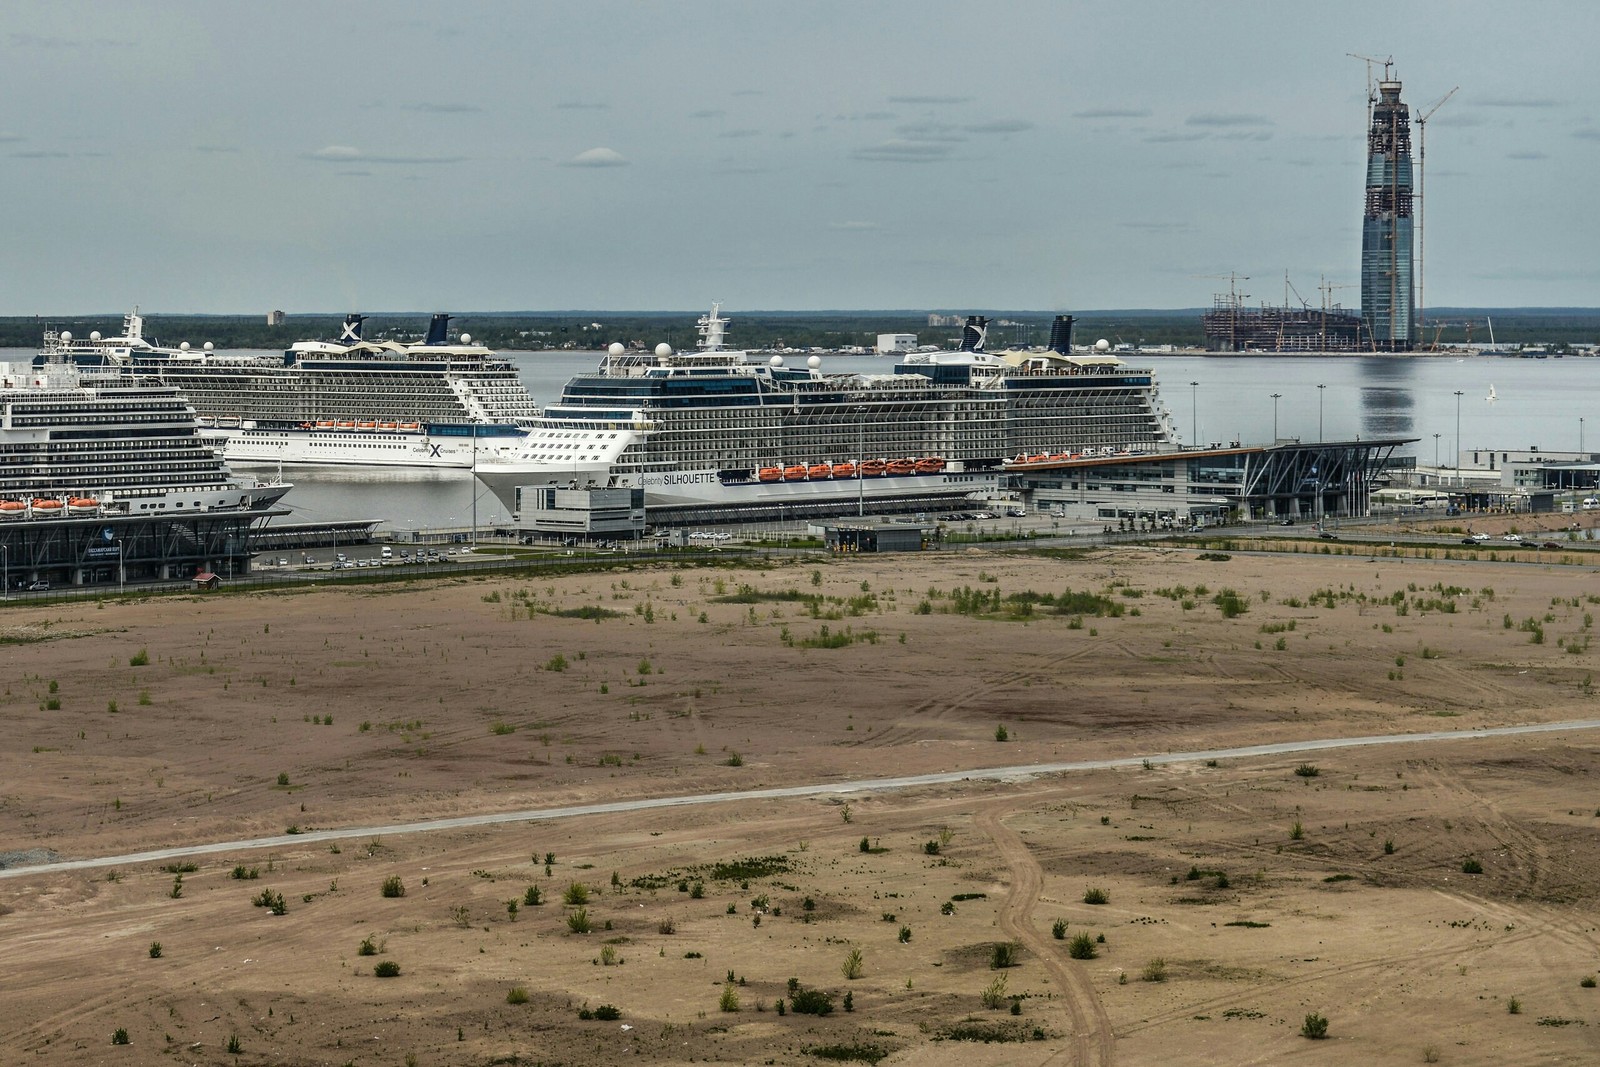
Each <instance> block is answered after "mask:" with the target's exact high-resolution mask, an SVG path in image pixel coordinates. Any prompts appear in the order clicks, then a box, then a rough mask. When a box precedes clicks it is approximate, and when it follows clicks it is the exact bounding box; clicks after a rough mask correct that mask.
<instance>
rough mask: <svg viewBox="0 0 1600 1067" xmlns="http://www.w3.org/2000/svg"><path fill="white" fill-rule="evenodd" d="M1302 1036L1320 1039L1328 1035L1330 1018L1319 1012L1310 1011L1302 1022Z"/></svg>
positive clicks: (1314, 1039)
mask: <svg viewBox="0 0 1600 1067" xmlns="http://www.w3.org/2000/svg"><path fill="white" fill-rule="evenodd" d="M1300 1036H1301V1037H1308V1038H1310V1039H1311V1040H1313V1041H1320V1040H1322V1039H1323V1038H1325V1037H1327V1036H1328V1020H1327V1018H1326V1017H1325V1016H1323V1015H1322V1014H1320V1013H1318V1012H1310V1013H1308V1014H1307V1015H1306V1018H1305V1021H1304V1022H1302V1023H1301V1024H1300Z"/></svg>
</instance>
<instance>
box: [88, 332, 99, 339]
mask: <svg viewBox="0 0 1600 1067" xmlns="http://www.w3.org/2000/svg"><path fill="white" fill-rule="evenodd" d="M89 340H91V341H98V340H100V331H99V330H90V331H89Z"/></svg>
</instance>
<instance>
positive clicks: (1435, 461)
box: [1433, 434, 1439, 473]
mask: <svg viewBox="0 0 1600 1067" xmlns="http://www.w3.org/2000/svg"><path fill="white" fill-rule="evenodd" d="M1433 469H1434V471H1435V472H1436V473H1437V471H1438V470H1439V435H1438V434H1434V435H1433Z"/></svg>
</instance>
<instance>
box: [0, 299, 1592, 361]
mask: <svg viewBox="0 0 1600 1067" xmlns="http://www.w3.org/2000/svg"><path fill="white" fill-rule="evenodd" d="M980 313H981V314H985V315H987V316H988V317H989V319H990V326H989V347H990V348H992V349H999V348H1006V347H1012V346H1018V347H1021V346H1025V345H1042V344H1044V343H1045V341H1046V340H1047V339H1048V338H1049V335H1050V322H1051V319H1052V318H1053V314H1052V313H1050V312H1038V311H984V312H980ZM701 314H703V312H699V311H652V312H641V311H622V312H611V311H583V312H504V313H501V312H496V313H484V312H478V313H470V314H460V315H454V316H453V317H452V318H451V322H450V332H451V334H452V335H459V334H461V333H463V332H465V333H470V334H472V337H473V340H475V341H481V342H482V343H484V344H485V345H488V346H489V347H490V348H493V349H498V350H501V351H518V350H523V351H537V350H541V349H561V348H580V349H598V348H603V347H604V346H606V345H608V344H610V343H611V342H612V341H621V342H623V343H625V344H637V345H640V346H642V347H645V348H653V347H655V345H657V344H658V343H660V342H662V341H665V342H667V343H668V344H670V345H672V346H673V347H674V348H692V347H693V346H694V343H695V340H696V333H695V320H696V319H697V318H698V317H699V316H700V315H701ZM963 314H964V313H963ZM1489 317H1492V318H1493V319H1494V329H1495V339H1496V340H1497V341H1498V342H1499V343H1500V344H1502V345H1507V344H1519V345H1548V346H1551V347H1555V348H1558V349H1559V348H1560V347H1562V346H1563V345H1565V344H1569V343H1585V342H1595V341H1600V309H1591V308H1548V309H1547V308H1538V309H1526V308H1524V309H1467V308H1444V309H1439V310H1437V311H1436V312H1435V311H1430V312H1429V318H1430V320H1431V321H1434V322H1444V323H1447V325H1446V326H1445V328H1444V329H1443V330H1442V331H1439V343H1441V344H1444V345H1448V344H1452V343H1461V342H1463V341H1465V340H1466V339H1467V337H1466V327H1465V323H1468V322H1470V323H1473V331H1472V337H1471V340H1473V341H1474V342H1486V341H1488V339H1489V334H1488V329H1487V326H1486V323H1485V320H1486V319H1487V318H1489ZM729 318H730V319H731V320H732V322H731V323H730V325H729V327H728V336H727V343H728V344H729V345H730V346H731V347H735V348H752V349H765V348H782V347H789V348H825V349H839V348H846V347H850V346H859V347H862V348H868V349H870V348H871V347H872V346H873V345H874V344H875V343H876V341H877V336H878V334H880V333H910V334H916V336H917V342H918V343H919V344H924V345H938V346H939V347H941V348H946V347H953V346H954V344H955V342H956V341H957V340H958V339H959V337H960V334H961V328H960V327H959V326H929V325H928V313H927V312H920V311H919V312H913V311H807V312H800V311H796V312H774V311H765V312H763V311H752V312H739V311H737V310H735V311H732V312H730V313H729ZM343 319H344V316H343V315H289V316H287V317H286V319H285V322H284V324H283V325H282V326H268V325H267V324H266V316H265V315H264V314H263V315H250V316H244V315H162V314H159V313H152V314H149V315H146V317H145V335H146V336H147V337H152V338H155V339H156V340H158V341H159V342H160V343H162V344H167V345H174V346H176V345H177V344H179V343H180V342H183V341H188V342H189V343H190V344H191V345H194V346H195V347H197V348H198V347H199V346H200V345H202V344H204V343H205V342H207V341H210V342H211V343H212V344H213V345H215V346H216V347H217V348H219V349H225V350H226V349H234V350H238V349H264V350H269V351H270V350H276V349H284V348H287V347H288V346H289V345H291V344H293V343H294V342H295V341H304V340H315V339H329V340H331V339H336V338H337V337H338V336H339V325H340V323H341V322H342V321H343ZM428 319H429V314H428V313H426V312H403V313H399V312H397V313H378V312H374V313H372V314H371V315H370V316H369V317H368V319H367V322H366V331H365V332H366V336H367V338H368V339H369V340H384V339H394V340H419V339H421V338H422V337H423V336H424V335H425V334H426V332H427V328H428ZM1002 321H1003V322H1004V323H1007V325H1002ZM47 324H48V325H51V326H54V327H55V328H57V329H66V330H71V331H72V332H73V334H74V335H76V336H87V335H88V334H89V333H90V332H91V331H93V330H99V331H100V332H101V333H102V334H105V335H107V336H111V335H114V334H118V333H121V331H122V314H121V313H120V312H119V313H113V314H105V315H73V316H63V317H57V318H44V317H39V316H13V317H0V348H23V349H37V348H38V347H39V343H40V340H41V338H42V336H43V333H44V329H45V327H46V325H47ZM1434 333H1435V329H1434V327H1433V326H1431V325H1430V326H1429V327H1428V329H1427V331H1426V334H1427V336H1425V337H1424V338H1422V340H1423V342H1424V345H1426V344H1431V343H1432V342H1433V340H1434ZM1073 337H1074V340H1075V341H1076V342H1077V343H1078V344H1092V343H1093V342H1094V341H1096V340H1098V339H1100V338H1105V339H1106V340H1108V341H1110V342H1111V343H1112V344H1114V345H1116V344H1129V345H1176V346H1180V347H1195V348H1198V347H1201V346H1202V345H1203V344H1204V334H1203V332H1202V330H1201V326H1200V309H1198V308H1190V309H1180V310H1138V311H1087V312H1083V313H1081V314H1079V315H1078V321H1077V325H1076V329H1075V331H1074V335H1073Z"/></svg>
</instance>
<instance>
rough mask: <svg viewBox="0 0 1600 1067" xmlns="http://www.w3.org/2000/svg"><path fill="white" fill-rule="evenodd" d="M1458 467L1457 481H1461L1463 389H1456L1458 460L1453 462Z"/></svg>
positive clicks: (1453, 465)
mask: <svg viewBox="0 0 1600 1067" xmlns="http://www.w3.org/2000/svg"><path fill="white" fill-rule="evenodd" d="M1451 466H1452V467H1454V468H1455V469H1456V482H1457V484H1459V483H1460V481H1461V390H1459V389H1457V390H1456V461H1455V462H1454V463H1452V464H1451Z"/></svg>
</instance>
